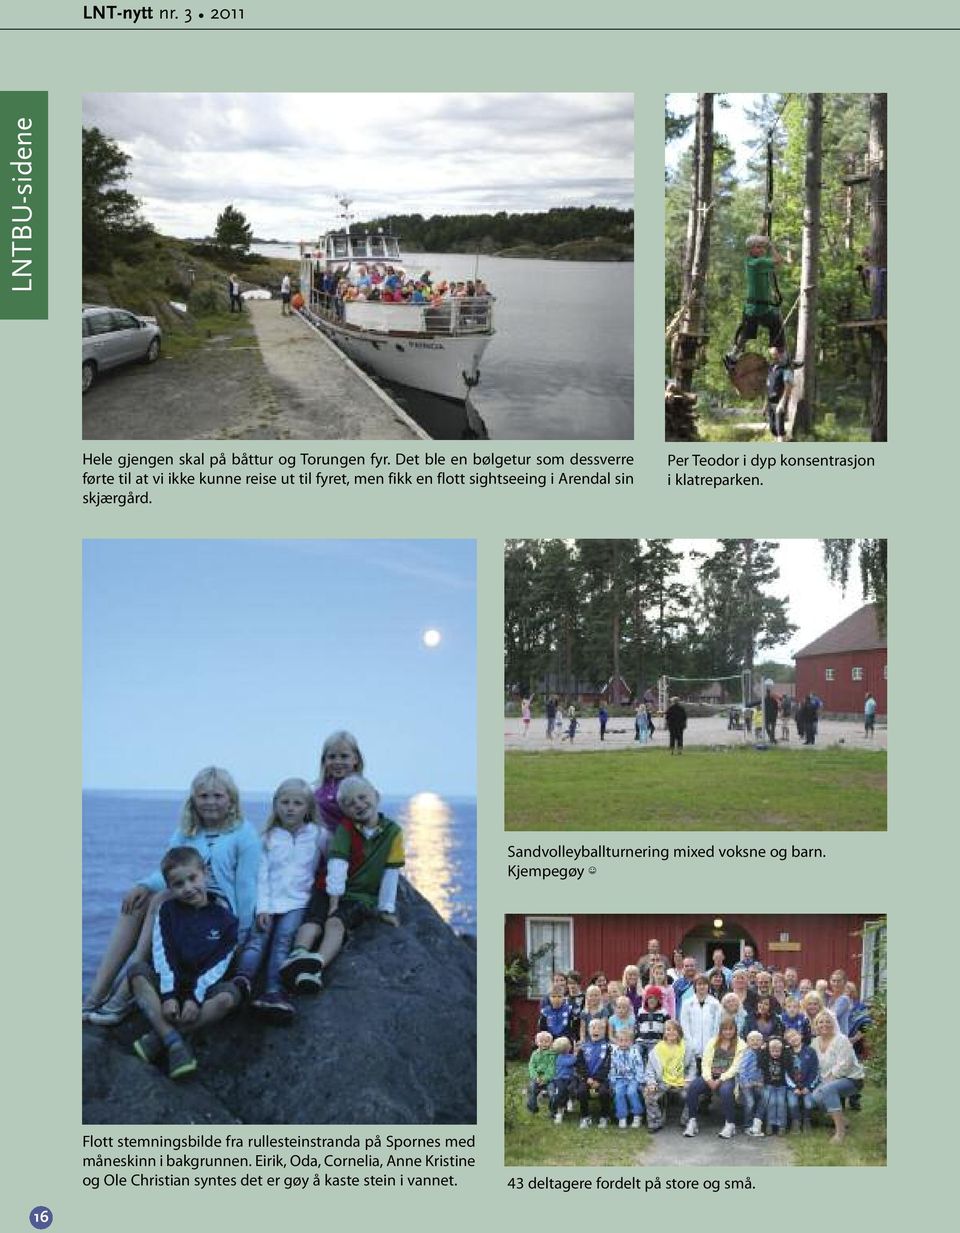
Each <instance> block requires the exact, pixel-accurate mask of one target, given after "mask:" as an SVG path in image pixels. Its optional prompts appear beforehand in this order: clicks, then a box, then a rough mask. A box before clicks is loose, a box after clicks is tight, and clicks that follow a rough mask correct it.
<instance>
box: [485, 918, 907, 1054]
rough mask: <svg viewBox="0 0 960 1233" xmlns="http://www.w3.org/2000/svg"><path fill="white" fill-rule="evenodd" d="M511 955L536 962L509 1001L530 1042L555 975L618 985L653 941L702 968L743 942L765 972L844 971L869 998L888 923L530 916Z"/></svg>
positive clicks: (511, 936)
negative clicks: (596, 977) (601, 975)
mask: <svg viewBox="0 0 960 1233" xmlns="http://www.w3.org/2000/svg"><path fill="white" fill-rule="evenodd" d="M505 924H506V939H505V940H506V954H507V957H508V959H509V957H510V956H512V955H516V954H521V955H526V956H534V955H537V954H538V952H540V953H539V957H537V958H535V959H534V961H533V968H532V974H531V980H530V985H529V987H528V989H527V990H526V991H525V993H523V994H520V995H518V996H514V997H512V998H511V999H510V1013H511V1019H512V1025H511V1026H512V1029H513V1034H514V1035H516V1036H526V1035H528V1034H529V1032H530V1031H531V1030H532V1029H533V1028H534V1027H535V1024H536V1018H537V1010H538V1005H539V1001H540V998H541V997H542V996H543V995H544V994H545V993H546V992H547V990H548V989H549V987H550V975H551V973H552V972H553V971H555V970H557V971H559V970H561V969H562V970H564V971H569V970H570V969H571V968H572V969H575V970H577V971H579V972H580V973H581V975H582V976H583V983H584V985H586V983H587V981H588V980H589V979H590V977H591V976H592V975H593V973H595V972H597V971H603V972H605V973H606V975H607V977H608V978H609V979H610V980H619V979H620V976H621V974H622V972H623V969H624V968H625V967H626V965H627V964H628V963H636V962H637V960H638V959H639V958H641V957H643V956H645V955H646V953H647V945H648V943H649V941H650V940H651V939H654V938H656V939H657V941H659V943H660V950H661V951H662V952H663V953H664V954H665V955H667V957H668V964H669V962H670V956H671V954H672V951H673V948H674V947H677V946H679V947H681V948H682V949H683V952H684V954H685V955H692V956H693V958H694V959H696V961H697V966H698V968H699V969H701V970H702V969H706V968H708V967H709V966H710V964H711V956H712V954H713V952H714V950H715V949H716V948H717V947H721V948H722V949H723V952H724V954H725V956H726V960H727V966H728V967H729V966H731V965H732V964H733V963H734V962H736V960H737V959H739V958H740V957H741V955H742V953H743V947H744V945H746V944H749V945H751V946H753V948H754V952H755V954H756V957H757V958H758V959H759V960H760V962H761V963H763V964H764V965H765V966H766V967H768V968H779V969H781V970H782V969H783V968H788V967H794V968H796V969H797V972H798V973H799V975H800V977H801V978H803V977H804V976H808V977H810V979H811V980H817V979H819V978H820V977H829V975H830V973H831V972H833V971H835V969H837V968H843V970H844V971H845V972H846V973H847V975H848V976H849V978H850V979H851V980H854V981H856V982H857V984H858V985H860V986H861V989H862V991H863V994H864V996H867V997H869V996H870V995H871V994H872V992H873V990H874V989H875V988H876V987H877V985H878V984H883V983H884V981H885V971H884V967H883V964H884V958H883V955H884V950H885V947H883V946H881V945H880V944H879V943H880V940H881V939H882V937H883V934H884V930H885V925H881V924H879V923H878V915H877V914H873V915H870V914H862V913H861V914H851V915H848V916H846V915H845V916H835V915H829V914H819V913H818V914H811V913H807V914H796V913H793V914H791V913H781V914H777V915H767V916H763V915H742V914H738V915H737V916H727V915H725V914H722V913H718V914H715V915H713V914H707V915H703V914H696V913H688V914H685V915H684V914H676V915H654V914H652V913H651V914H649V915H647V914H642V913H640V914H637V915H629V916H627V915H607V914H602V915H601V914H596V915H594V914H586V913H583V914H581V913H574V914H573V915H570V916H561V915H556V916H551V915H530V916H515V915H511V916H507V917H506V922H505Z"/></svg>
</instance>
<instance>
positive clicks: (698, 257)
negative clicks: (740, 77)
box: [673, 94, 713, 392]
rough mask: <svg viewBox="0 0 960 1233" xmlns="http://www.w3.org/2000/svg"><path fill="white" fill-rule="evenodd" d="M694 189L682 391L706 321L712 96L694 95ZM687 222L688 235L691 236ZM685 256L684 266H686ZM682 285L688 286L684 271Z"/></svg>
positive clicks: (677, 348)
mask: <svg viewBox="0 0 960 1233" xmlns="http://www.w3.org/2000/svg"><path fill="white" fill-rule="evenodd" d="M693 183H694V188H693V192H692V194H691V198H690V201H691V214H692V215H693V214H694V212H695V217H694V218H693V219H692V222H693V245H692V251H691V252H690V254H689V268H690V276H689V286H687V287H686V294H685V296H684V299H683V302H682V304H681V308H682V310H683V315H682V317H681V319H680V329H679V333H678V335H677V337H676V339H675V340H674V345H673V376H674V380H675V381H676V382H677V384H678V385H679V387H680V390H681V391H683V392H688V391H689V390H690V389H691V388H692V386H693V370H694V367H695V366H696V362H697V352H698V350H699V348H700V346H701V344H702V341H703V336H704V332H705V326H706V321H707V312H706V283H707V268H708V266H709V262H710V223H711V208H710V207H711V205H712V204H713V95H712V94H700V95H698V96H697V129H696V146H695V154H694V174H693ZM690 230H691V228H690V225H689V223H688V227H687V233H688V236H689V234H690ZM686 264H687V256H686V254H685V262H684V265H685V267H686ZM684 284H685V286H686V284H687V276H686V268H685V272H684Z"/></svg>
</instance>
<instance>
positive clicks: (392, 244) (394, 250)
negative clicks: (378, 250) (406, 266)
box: [384, 237, 400, 260]
mask: <svg viewBox="0 0 960 1233" xmlns="http://www.w3.org/2000/svg"><path fill="white" fill-rule="evenodd" d="M384 243H385V244H386V246H387V256H388V257H396V258H397V259H398V260H399V258H400V243H399V241H398V240H394V239H392V238H391V237H387V238H386V239H385V240H384Z"/></svg>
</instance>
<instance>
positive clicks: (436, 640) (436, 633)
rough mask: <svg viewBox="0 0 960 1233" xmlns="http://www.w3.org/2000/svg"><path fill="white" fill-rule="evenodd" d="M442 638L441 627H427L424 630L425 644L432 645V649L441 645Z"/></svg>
mask: <svg viewBox="0 0 960 1233" xmlns="http://www.w3.org/2000/svg"><path fill="white" fill-rule="evenodd" d="M440 638H441V634H440V630H439V629H425V630H424V631H423V645H424V646H426V647H430V648H431V650H432V649H433V647H435V646H439V645H440Z"/></svg>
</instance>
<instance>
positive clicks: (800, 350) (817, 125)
mask: <svg viewBox="0 0 960 1233" xmlns="http://www.w3.org/2000/svg"><path fill="white" fill-rule="evenodd" d="M822 145H823V95H822V94H808V95H807V159H806V171H805V175H804V201H803V245H802V248H801V256H800V316H799V319H798V321H797V359H798V360H800V361H802V363H803V367H802V368H798V369H797V370H796V372H795V373H794V383H793V398H792V408H791V412H790V414H788V417H787V418H788V429H787V435H788V436H789V437H790V438H791V439H795V438H796V437H798V436H803V435H804V434H805V433H808V432H809V431H810V428H811V425H812V424H813V400H814V397H815V394H816V388H817V285H818V280H819V265H820V192H821V188H822V184H821V149H822Z"/></svg>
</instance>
